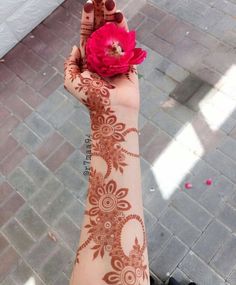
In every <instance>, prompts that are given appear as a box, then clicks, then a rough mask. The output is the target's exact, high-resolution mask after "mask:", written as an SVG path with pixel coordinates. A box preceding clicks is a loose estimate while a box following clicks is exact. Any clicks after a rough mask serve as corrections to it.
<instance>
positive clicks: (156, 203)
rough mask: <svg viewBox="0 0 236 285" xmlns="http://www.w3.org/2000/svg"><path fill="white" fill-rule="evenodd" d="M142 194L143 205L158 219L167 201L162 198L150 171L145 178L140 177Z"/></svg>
mask: <svg viewBox="0 0 236 285" xmlns="http://www.w3.org/2000/svg"><path fill="white" fill-rule="evenodd" d="M142 194H143V203H144V207H145V208H147V209H148V211H149V212H150V213H151V214H152V215H153V216H154V217H156V218H157V219H159V217H160V215H161V213H162V211H163V210H164V209H165V208H166V207H167V204H168V202H167V201H166V200H165V199H164V198H163V196H162V193H161V192H160V189H159V187H158V183H157V181H156V178H155V176H154V174H153V173H152V171H149V172H148V174H147V175H146V176H145V178H142Z"/></svg>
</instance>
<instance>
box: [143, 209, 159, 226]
mask: <svg viewBox="0 0 236 285" xmlns="http://www.w3.org/2000/svg"><path fill="white" fill-rule="evenodd" d="M144 221H145V227H146V231H149V229H151V228H153V226H154V225H155V224H156V222H157V218H156V217H154V216H153V215H152V214H151V213H150V212H149V211H148V210H147V209H145V208H144Z"/></svg>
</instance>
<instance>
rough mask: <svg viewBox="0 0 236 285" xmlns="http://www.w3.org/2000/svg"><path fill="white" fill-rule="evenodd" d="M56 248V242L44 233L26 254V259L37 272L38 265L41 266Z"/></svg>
mask: <svg viewBox="0 0 236 285" xmlns="http://www.w3.org/2000/svg"><path fill="white" fill-rule="evenodd" d="M56 248H57V242H55V241H53V240H52V239H50V238H49V236H48V235H46V236H44V237H43V238H42V239H41V240H40V241H39V242H37V243H36V245H35V246H34V247H33V249H32V250H31V251H30V252H29V254H28V255H27V256H26V260H27V262H28V263H29V264H30V265H31V266H32V268H33V269H34V270H35V271H36V272H39V269H40V267H42V266H43V264H44V263H45V262H46V260H48V258H49V256H50V255H51V254H52V253H53V252H54V251H55V250H56Z"/></svg>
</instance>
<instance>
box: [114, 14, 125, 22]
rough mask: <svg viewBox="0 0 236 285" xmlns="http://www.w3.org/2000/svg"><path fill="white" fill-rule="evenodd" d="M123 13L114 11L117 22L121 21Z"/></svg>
mask: <svg viewBox="0 0 236 285" xmlns="http://www.w3.org/2000/svg"><path fill="white" fill-rule="evenodd" d="M123 18H124V16H123V14H122V13H121V12H117V13H115V20H116V22H117V23H121V22H122V21H123Z"/></svg>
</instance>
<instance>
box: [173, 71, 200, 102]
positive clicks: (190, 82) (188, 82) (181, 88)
mask: <svg viewBox="0 0 236 285" xmlns="http://www.w3.org/2000/svg"><path fill="white" fill-rule="evenodd" d="M202 85H204V82H203V81H202V80H201V79H199V78H198V77H196V76H194V75H189V76H188V77H187V78H186V79H185V80H184V81H183V82H181V84H179V85H178V86H177V87H176V89H175V90H173V92H172V93H171V94H170V97H172V98H174V99H175V100H176V101H178V102H180V103H182V104H184V103H185V102H186V101H188V100H189V99H190V98H191V97H192V96H193V95H194V93H196V92H197V91H198V90H199V89H200V88H201V87H202Z"/></svg>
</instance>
